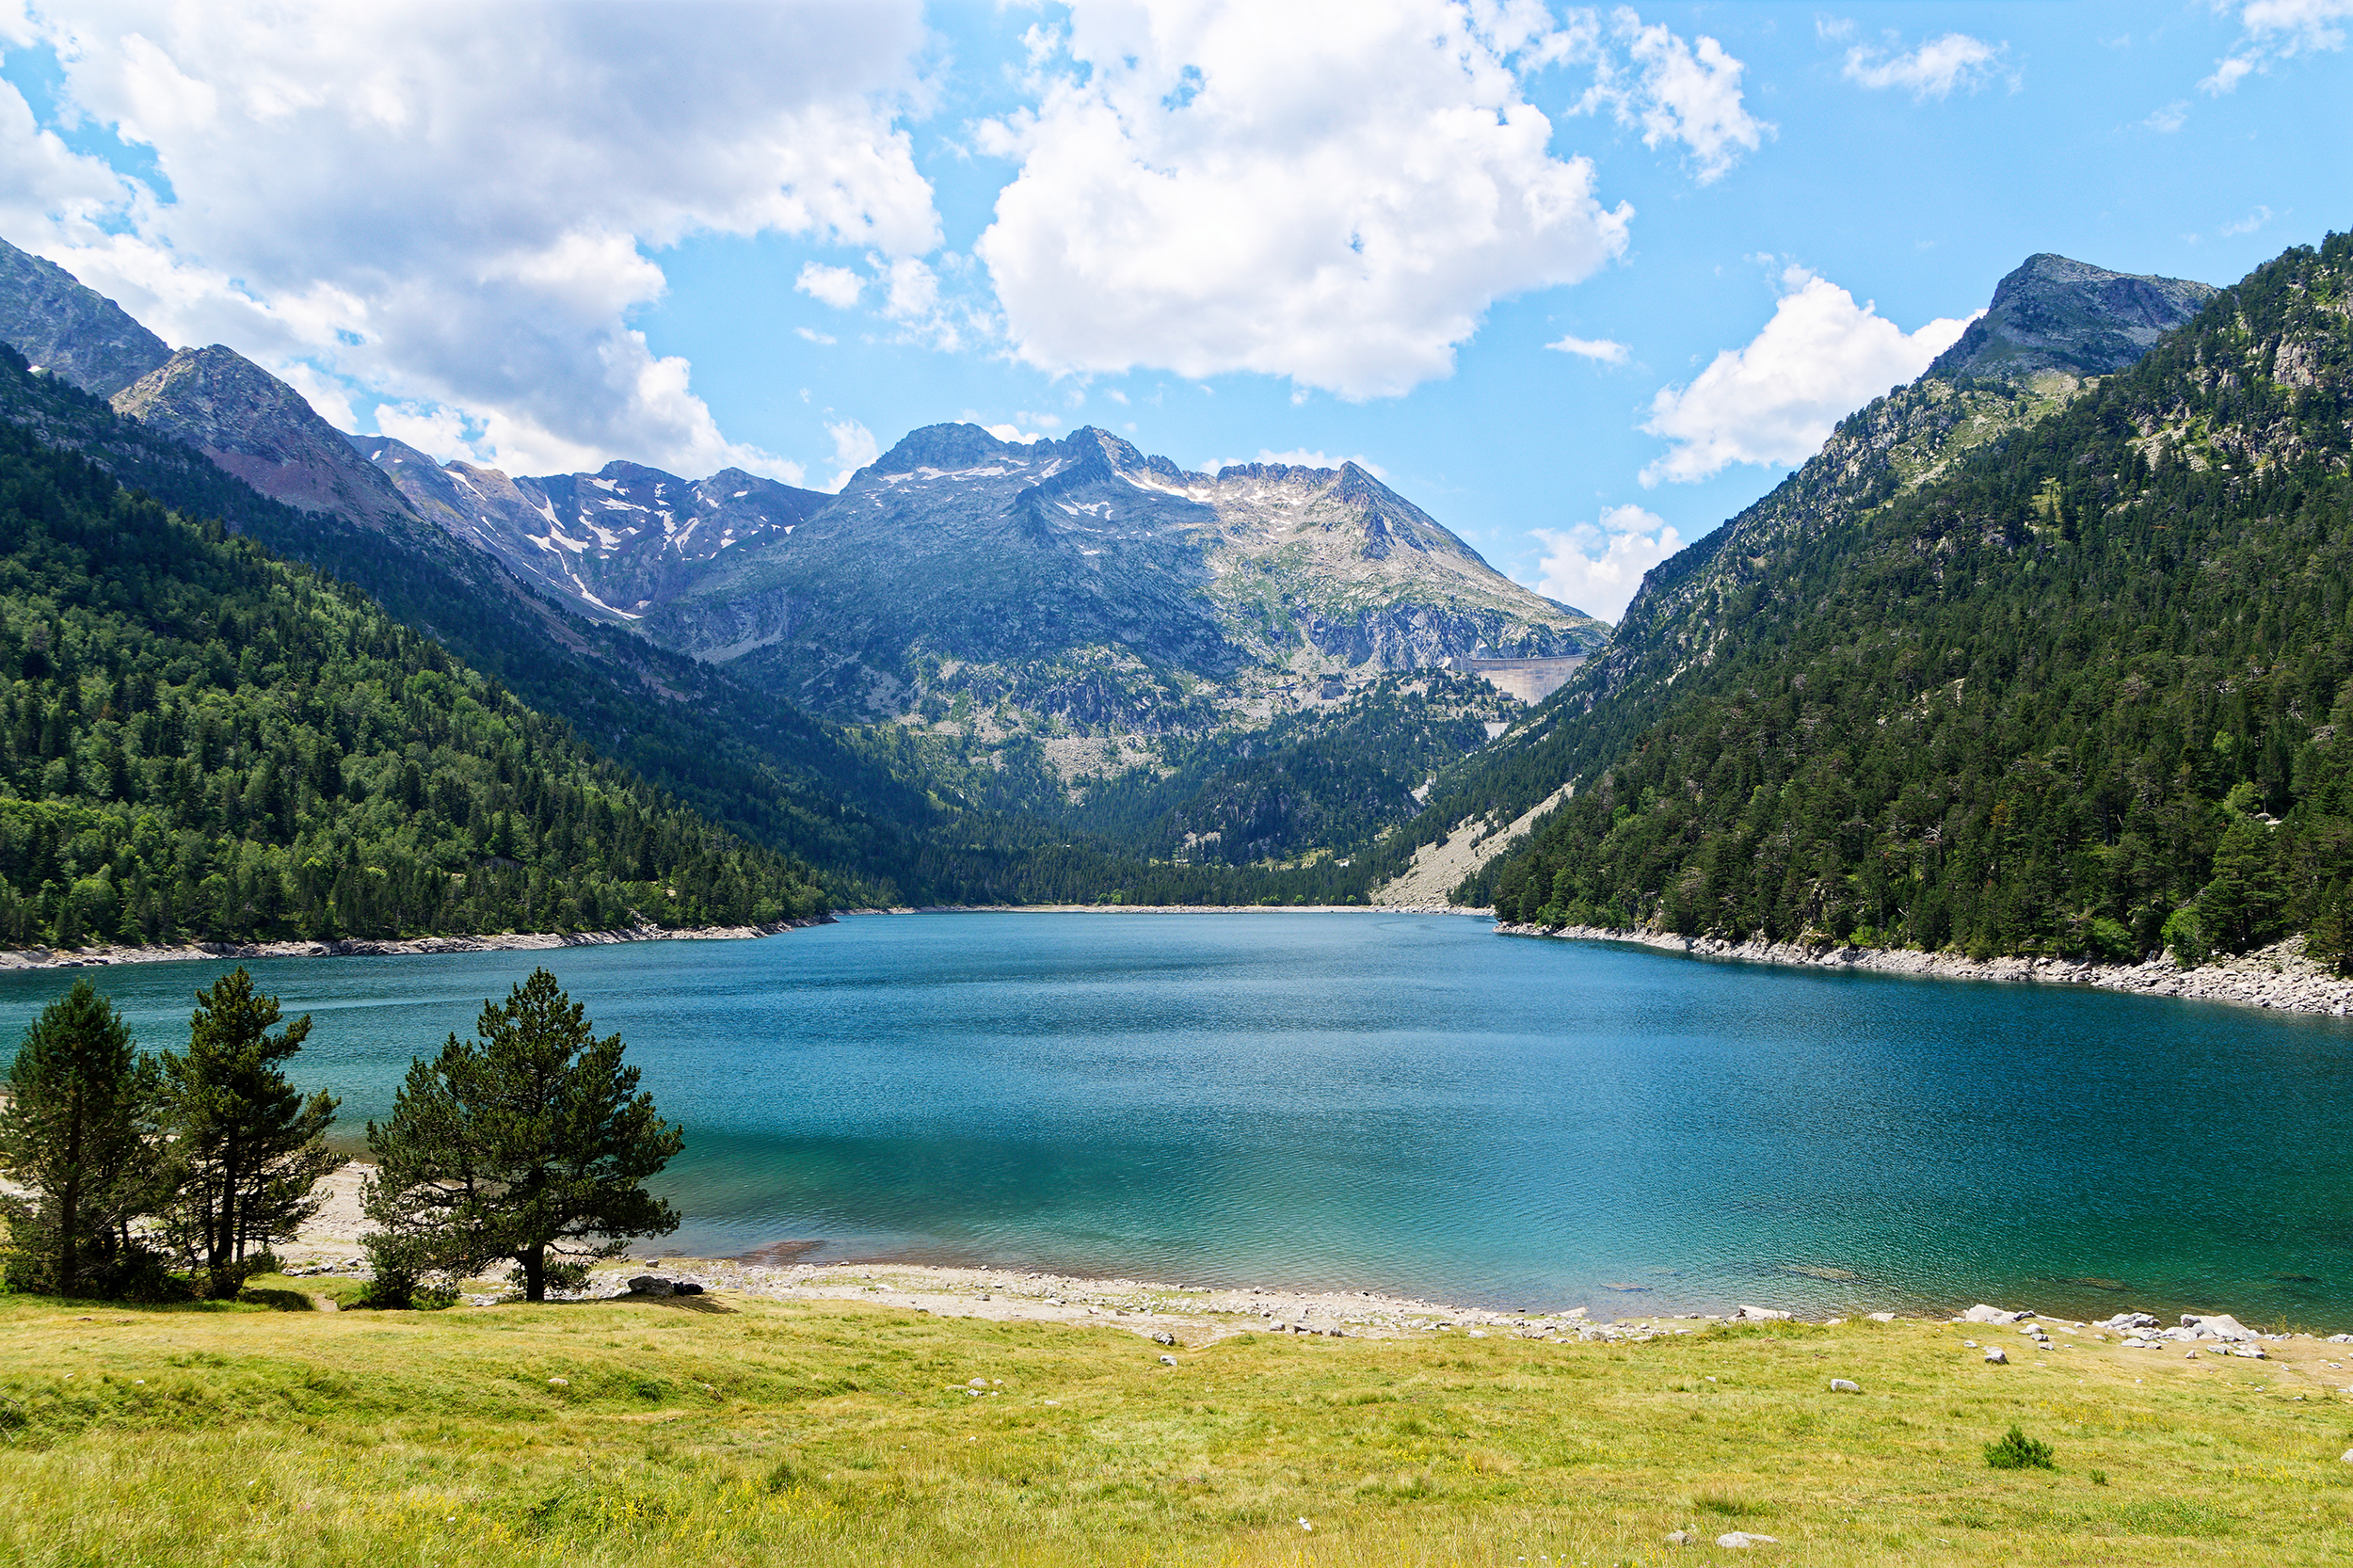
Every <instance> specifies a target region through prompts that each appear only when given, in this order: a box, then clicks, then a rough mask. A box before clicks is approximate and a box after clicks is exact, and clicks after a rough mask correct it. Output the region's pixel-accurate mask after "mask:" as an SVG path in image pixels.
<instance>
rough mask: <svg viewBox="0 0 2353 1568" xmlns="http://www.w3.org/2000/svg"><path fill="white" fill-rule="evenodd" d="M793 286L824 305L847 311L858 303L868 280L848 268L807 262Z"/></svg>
mask: <svg viewBox="0 0 2353 1568" xmlns="http://www.w3.org/2000/svg"><path fill="white" fill-rule="evenodd" d="M792 286H793V287H794V288H796V289H798V290H800V291H801V292H802V293H803V294H805V295H808V296H809V297H810V298H811V299H814V300H816V301H817V302H818V303H820V304H823V305H830V306H832V307H833V308H834V309H835V310H837V311H846V310H848V309H850V308H851V307H852V306H854V305H856V303H857V296H858V293H859V291H860V290H862V289H864V288H865V287H866V280H865V279H863V278H860V277H859V276H858V275H857V274H856V273H855V272H853V271H851V270H850V269H849V268H848V267H846V266H827V265H825V264H824V263H822V262H805V263H803V264H802V265H801V275H800V276H799V277H798V278H795V279H793V280H792Z"/></svg>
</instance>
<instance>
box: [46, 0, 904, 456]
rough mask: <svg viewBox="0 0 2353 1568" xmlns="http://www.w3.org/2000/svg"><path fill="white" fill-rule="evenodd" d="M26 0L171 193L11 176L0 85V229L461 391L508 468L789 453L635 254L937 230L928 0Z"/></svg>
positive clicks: (281, 339)
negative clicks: (748, 1)
mask: <svg viewBox="0 0 2353 1568" xmlns="http://www.w3.org/2000/svg"><path fill="white" fill-rule="evenodd" d="M34 25H35V26H36V27H37V29H38V32H39V36H40V38H41V39H42V40H45V41H46V42H48V43H49V44H50V45H51V46H53V47H54V48H55V49H56V53H57V56H58V59H59V62H60V65H61V69H62V72H63V91H64V101H65V105H66V109H65V112H66V113H68V114H69V115H77V116H80V117H82V119H83V120H85V121H87V122H88V123H92V124H95V125H97V126H99V127H105V128H112V129H113V130H114V132H115V133H116V134H117V135H118V136H120V137H121V138H122V139H123V140H124V141H126V142H129V143H132V144H135V145H138V146H141V147H144V148H145V149H148V150H150V152H152V158H153V162H154V165H155V167H156V168H158V169H159V170H160V171H161V173H162V174H163V175H164V176H165V177H166V179H168V182H169V189H170V194H171V196H172V198H173V199H172V200H163V199H162V198H161V196H160V195H159V194H158V192H156V191H150V190H148V189H146V188H145V187H144V186H136V187H134V188H132V189H131V190H129V191H128V193H127V194H126V193H124V192H123V191H122V190H121V189H120V185H121V183H120V182H119V181H118V182H116V184H117V186H118V189H117V192H116V193H115V194H114V195H113V196H111V197H109V196H108V195H107V193H106V192H105V191H104V188H103V182H102V181H101V180H100V179H99V177H98V175H97V173H96V171H95V170H93V169H92V168H90V167H88V160H83V161H82V162H80V163H73V162H67V163H64V164H61V165H57V166H56V168H55V169H54V171H52V172H44V173H43V174H42V175H41V177H40V180H38V181H24V180H22V179H19V178H18V177H16V175H15V172H14V171H15V170H16V169H18V168H25V167H34V168H39V167H40V165H39V164H38V163H37V162H36V163H30V164H28V161H27V160H28V158H31V157H35V156H36V155H38V154H40V152H41V149H42V143H41V142H40V138H39V136H32V137H30V138H29V139H28V138H27V136H26V133H25V128H24V125H23V124H22V123H17V124H14V125H11V124H10V123H8V120H9V114H10V110H11V105H10V104H9V103H8V96H7V95H0V164H4V166H5V167H8V168H10V170H11V177H10V179H9V180H8V182H7V184H8V187H9V189H8V195H7V196H6V197H0V216H5V217H6V219H7V221H8V224H9V225H10V232H9V237H10V238H12V239H14V240H16V241H17V243H19V244H22V245H24V246H25V247H26V248H29V249H35V250H38V251H39V252H40V253H41V254H42V255H45V256H47V257H49V258H50V259H52V260H54V261H56V262H57V263H58V264H61V265H63V266H65V267H66V268H67V269H68V270H70V271H72V272H73V273H75V274H76V275H77V276H79V277H81V278H82V279H83V280H84V281H85V282H88V283H89V284H90V285H91V286H92V287H95V288H97V289H99V290H100V291H101V292H102V293H105V294H109V295H112V296H114V297H116V298H117V299H119V300H120V301H121V303H122V304H123V305H124V306H125V308H127V309H129V310H130V311H131V312H133V313H134V314H136V315H138V316H140V317H141V318H142V319H144V320H146V321H148V322H149V323H150V324H151V325H152V326H153V327H154V328H156V330H157V331H158V332H159V333H161V334H162V335H163V336H165V337H166V338H168V339H170V340H171V341H174V342H180V343H211V342H216V341H217V342H225V343H228V344H231V345H232V346H233V347H236V348H238V349H239V350H241V351H243V352H245V353H247V354H248V355H250V356H251V357H252V358H254V359H256V360H261V361H262V362H264V363H265V364H268V365H270V366H272V367H273V368H278V369H283V368H285V367H288V366H290V365H292V364H294V363H296V362H308V363H310V364H312V365H314V366H316V367H318V368H319V372H320V374H321V375H322V376H326V377H328V378H329V379H333V380H337V381H340V382H342V383H344V384H345V385H346V386H347V387H348V388H350V389H351V390H352V395H353V396H354V398H355V401H371V402H372V401H376V400H377V399H388V400H390V401H392V402H393V403H395V404H398V405H404V406H414V407H418V408H444V409H448V410H453V411H455V412H456V414H457V415H458V416H459V417H461V418H462V419H463V420H464V421H465V422H466V424H467V427H468V428H470V429H478V430H479V432H480V434H479V436H478V437H477V438H476V445H477V446H478V448H479V449H480V450H481V451H482V452H483V453H484V454H485V455H487V456H491V457H494V458H495V460H497V461H498V463H499V465H500V466H502V467H504V468H507V469H509V470H510V471H520V472H546V471H547V470H549V469H552V468H557V467H567V466H575V465H578V464H581V463H596V462H602V461H603V460H605V459H606V458H608V457H611V456H629V457H632V458H636V459H638V460H642V461H647V462H652V463H658V464H660V465H661V466H663V467H665V468H674V469H680V470H683V471H686V472H710V470H711V469H712V468H715V467H718V466H721V465H722V464H724V463H729V462H733V463H740V464H742V465H743V466H744V467H746V468H754V469H758V470H760V471H761V472H782V471H783V469H784V468H785V467H786V466H789V465H783V464H781V463H780V462H779V461H778V460H777V459H776V458H773V457H770V456H767V455H766V454H763V453H760V452H758V451H756V450H753V449H749V448H744V447H740V446H736V445H732V444H730V443H729V442H728V441H727V440H725V438H724V437H723V436H722V435H721V434H720V432H719V430H718V428H717V426H716V424H714V423H713V421H712V417H711V414H710V410H709V409H708V408H706V407H705V406H704V404H703V402H702V400H701V399H700V398H698V397H696V395H695V394H694V392H692V390H691V389H690V386H689V379H688V366H687V364H686V362H685V361H684V360H678V359H667V358H662V357H659V356H657V355H655V354H654V353H653V352H652V351H651V350H650V348H649V347H648V344H647V343H646V341H645V339H644V337H643V336H642V335H641V334H640V333H638V332H636V331H635V330H633V329H632V328H630V327H629V325H628V316H629V313H630V312H632V311H635V310H638V309H641V308H642V307H644V306H646V305H647V304H649V303H651V302H652V301H654V300H655V299H658V298H659V297H660V296H661V295H662V293H663V291H664V287H665V280H664V275H663V272H662V268H661V266H660V265H659V264H657V263H656V262H655V261H653V260H650V259H649V253H658V252H659V251H660V250H661V249H662V248H664V247H667V246H670V245H673V244H675V243H677V242H679V241H680V240H682V239H684V238H686V237H688V236H691V235H694V234H697V233H722V234H736V235H749V234H757V233H762V232H776V233H783V234H790V235H795V236H803V237H808V238H811V239H815V240H817V241H820V242H823V243H834V244H840V245H845V246H850V247H855V248H857V249H859V250H862V251H872V252H876V253H879V254H882V255H885V256H888V257H893V258H897V257H903V256H914V255H920V254H922V253H924V252H925V251H927V250H929V249H930V248H933V247H935V246H936V244H937V242H938V233H939V224H938V219H937V216H936V214H935V212H934V209H933V205H932V200H931V188H930V186H929V184H927V183H926V182H925V181H924V179H923V177H922V176H921V175H920V173H919V172H918V171H917V169H916V168H915V165H914V159H913V156H912V151H911V148H910V144H909V141H908V137H907V136H906V133H905V132H904V130H903V129H901V128H900V127H899V125H898V124H897V117H898V116H899V114H900V113H901V110H902V104H903V103H904V99H905V95H906V94H907V93H908V92H909V91H910V90H912V89H913V88H914V85H915V79H914V75H913V68H912V66H911V65H910V61H911V60H912V59H913V58H914V57H915V56H916V55H917V53H918V52H919V51H920V49H922V48H923V47H924V35H923V30H922V22H921V16H920V6H919V4H918V0H787V3H783V4H777V5H769V6H761V7H748V6H744V7H739V6H701V5H674V6H662V7H639V8H632V7H606V6H593V7H592V6H576V5H567V4H561V3H545V0H542V3H530V4H525V3H518V4H509V5H501V6H492V7H457V6H449V5H443V4H436V3H432V0H408V3H398V0H394V3H387V4H381V5H376V6H369V7H353V6H344V5H334V4H326V3H319V0H312V3H309V4H300V3H297V4H292V5H283V6H270V7H234V6H232V7H222V6H218V5H215V4H206V3H201V0H52V3H49V4H45V5H41V6H40V8H39V10H38V13H37V18H36V21H35V23H34ZM51 139H53V140H54V138H51ZM52 161H53V163H54V162H55V160H54V158H53V160H52ZM316 384H317V383H314V385H316ZM405 417H414V416H409V415H403V414H399V413H397V412H396V413H395V418H405Z"/></svg>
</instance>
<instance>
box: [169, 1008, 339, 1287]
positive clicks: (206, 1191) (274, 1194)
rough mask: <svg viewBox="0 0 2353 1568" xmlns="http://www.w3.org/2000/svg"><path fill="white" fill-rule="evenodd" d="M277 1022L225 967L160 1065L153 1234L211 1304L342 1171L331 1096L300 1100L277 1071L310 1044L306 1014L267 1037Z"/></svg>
mask: <svg viewBox="0 0 2353 1568" xmlns="http://www.w3.org/2000/svg"><path fill="white" fill-rule="evenodd" d="M279 1022H280V1014H279V1011H278V999H277V998H276V997H265V996H263V995H262V994H261V993H259V992H258V991H256V990H254V988H253V977H252V976H251V975H249V974H248V973H247V972H246V971H245V970H244V969H242V968H238V969H232V970H231V971H230V972H229V973H227V974H225V975H223V976H221V977H220V978H219V979H218V980H216V981H215V982H214V983H213V984H211V985H209V986H207V987H206V988H205V989H203V990H201V991H200V992H198V993H197V997H196V1012H195V1014H194V1015H193V1016H190V1018H189V1019H188V1048H187V1049H186V1050H184V1051H166V1052H165V1053H164V1056H163V1060H162V1068H163V1072H162V1092H161V1096H160V1102H159V1104H160V1120H161V1121H162V1123H163V1127H164V1129H165V1136H164V1140H163V1150H164V1159H163V1168H164V1172H165V1178H164V1179H165V1185H166V1188H167V1190H168V1192H169V1193H170V1196H169V1198H168V1200H167V1201H166V1202H164V1203H162V1204H161V1205H160V1206H159V1210H158V1212H159V1213H160V1215H161V1218H162V1220H163V1234H164V1236H165V1237H167V1238H168V1240H169V1241H170V1243H171V1250H172V1251H173V1252H175V1253H177V1254H179V1255H180V1256H183V1257H186V1258H189V1259H191V1260H193V1261H194V1262H196V1263H197V1264H198V1265H200V1267H201V1268H202V1269H203V1271H204V1279H205V1288H206V1293H207V1294H209V1295H211V1296H213V1297H215V1298H216V1299H227V1298H231V1297H233V1296H235V1295H236V1293H237V1291H238V1290H239V1289H240V1288H243V1286H244V1284H245V1280H246V1276H247V1274H248V1272H251V1271H252V1270H253V1269H254V1268H255V1267H257V1266H258V1265H259V1264H260V1263H261V1262H263V1261H264V1259H266V1258H267V1256H268V1254H269V1249H270V1246H271V1244H272V1243H273V1242H277V1241H283V1240H293V1239H294V1237H295V1235H296V1232H298V1231H299V1230H300V1229H301V1228H302V1226H303V1224H305V1223H306V1222H307V1221H308V1220H309V1219H310V1218H311V1216H312V1215H313V1214H315V1213H317V1212H318V1208H319V1203H320V1200H319V1199H317V1198H315V1197H313V1196H312V1189H314V1188H315V1187H317V1185H318V1184H319V1181H320V1180H321V1178H323V1177H324V1176H327V1175H328V1173H329V1172H331V1171H334V1170H337V1169H339V1168H341V1167H342V1165H343V1164H344V1159H343V1156H341V1155H339V1154H336V1153H333V1152H332V1151H330V1150H329V1149H328V1147H327V1144H326V1143H325V1138H326V1134H327V1129H328V1127H329V1126H330V1125H332V1123H333V1122H334V1120H335V1105H336V1100H335V1096H332V1095H329V1094H325V1093H319V1094H314V1095H312V1096H310V1097H309V1098H307V1099H306V1098H304V1097H303V1095H302V1092H301V1091H300V1090H298V1089H296V1087H295V1086H294V1084H293V1082H292V1081H291V1080H288V1078H287V1077H286V1074H285V1071H284V1069H283V1067H282V1066H281V1065H280V1064H282V1063H284V1062H286V1061H288V1060H290V1059H291V1058H292V1057H293V1056H294V1054H295V1053H296V1051H298V1050H300V1049H301V1048H302V1042H303V1041H304V1040H305V1039H308V1038H309V1037H310V1033H311V1017H310V1015H309V1014H307V1013H306V1014H304V1015H303V1016H301V1017H299V1018H296V1019H295V1020H294V1021H293V1022H292V1023H289V1024H287V1025H286V1027H285V1028H283V1029H280V1030H279V1031H278V1032H276V1033H275V1034H273V1033H271V1032H270V1031H271V1029H273V1028H274V1027H275V1026H276V1025H277V1024H278V1023H279Z"/></svg>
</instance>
